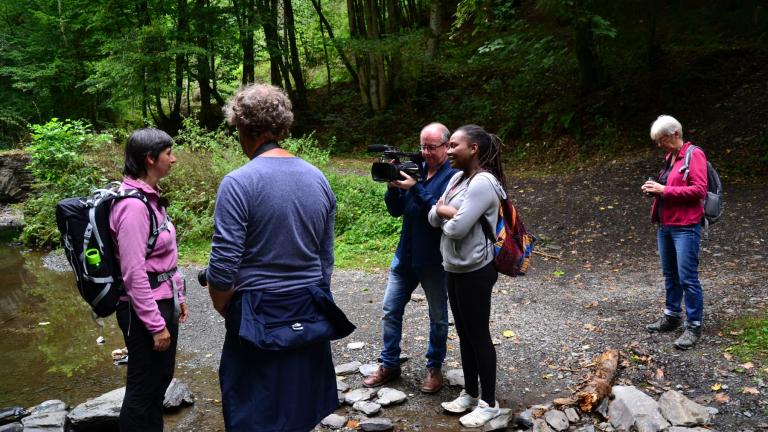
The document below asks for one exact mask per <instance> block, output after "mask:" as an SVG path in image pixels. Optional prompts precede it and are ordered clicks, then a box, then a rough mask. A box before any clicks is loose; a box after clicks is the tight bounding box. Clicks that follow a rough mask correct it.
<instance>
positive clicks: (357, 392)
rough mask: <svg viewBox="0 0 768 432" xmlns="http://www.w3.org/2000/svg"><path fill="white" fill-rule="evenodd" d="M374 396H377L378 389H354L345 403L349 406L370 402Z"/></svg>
mask: <svg viewBox="0 0 768 432" xmlns="http://www.w3.org/2000/svg"><path fill="white" fill-rule="evenodd" d="M374 394H376V389H371V388H359V389H354V390H352V391H350V392H349V393H347V394H346V395H345V396H344V402H346V403H347V404H349V405H354V404H355V402H358V401H366V400H369V399H370V398H371V397H373V395H374Z"/></svg>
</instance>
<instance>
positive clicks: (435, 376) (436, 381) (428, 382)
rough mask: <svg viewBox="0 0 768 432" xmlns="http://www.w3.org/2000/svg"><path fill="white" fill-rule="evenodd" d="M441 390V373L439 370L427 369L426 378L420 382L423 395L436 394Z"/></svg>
mask: <svg viewBox="0 0 768 432" xmlns="http://www.w3.org/2000/svg"><path fill="white" fill-rule="evenodd" d="M441 388H443V373H442V372H441V371H440V368H427V376H425V377H424V381H422V382H421V391H422V392H423V393H437V392H439V391H440V389H441Z"/></svg>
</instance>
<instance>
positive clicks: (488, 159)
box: [456, 124, 507, 190]
mask: <svg viewBox="0 0 768 432" xmlns="http://www.w3.org/2000/svg"><path fill="white" fill-rule="evenodd" d="M459 131H461V132H463V133H464V134H465V135H466V136H467V137H469V141H470V142H472V143H476V144H477V145H478V149H479V153H478V157H479V158H480V169H481V170H484V171H488V172H489V173H491V174H493V176H494V177H496V180H498V181H499V183H501V187H502V188H504V190H507V179H506V177H505V176H504V167H503V166H502V164H501V147H502V146H503V143H502V142H501V138H499V137H498V136H496V135H495V134H492V133H488V132H486V131H485V129H483V128H482V127H480V126H478V125H474V124H470V125H464V126H462V127H460V128H458V129H457V130H456V132H459Z"/></svg>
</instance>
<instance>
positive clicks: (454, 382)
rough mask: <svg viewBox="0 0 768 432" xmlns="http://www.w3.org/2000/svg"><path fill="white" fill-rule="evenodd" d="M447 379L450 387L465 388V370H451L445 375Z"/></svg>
mask: <svg viewBox="0 0 768 432" xmlns="http://www.w3.org/2000/svg"><path fill="white" fill-rule="evenodd" d="M445 379H447V380H448V385H450V386H457V387H464V370H462V369H450V370H448V371H447V372H446V373H445Z"/></svg>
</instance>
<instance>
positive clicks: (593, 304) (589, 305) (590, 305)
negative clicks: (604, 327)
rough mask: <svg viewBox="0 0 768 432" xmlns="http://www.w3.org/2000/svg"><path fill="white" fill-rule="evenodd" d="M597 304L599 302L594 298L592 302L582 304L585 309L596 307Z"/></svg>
mask: <svg viewBox="0 0 768 432" xmlns="http://www.w3.org/2000/svg"><path fill="white" fill-rule="evenodd" d="M598 304H599V303H598V302H597V300H595V301H593V302H592V303H590V304H588V305H586V306H584V307H585V308H587V309H592V308H595V307H597V305H598Z"/></svg>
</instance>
